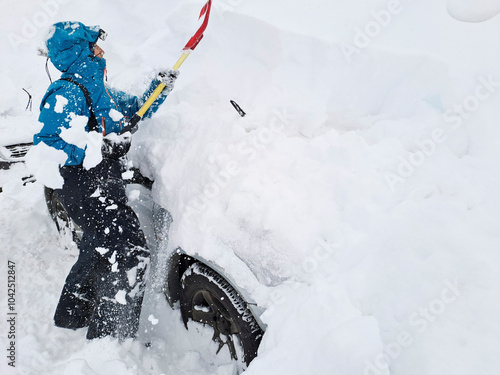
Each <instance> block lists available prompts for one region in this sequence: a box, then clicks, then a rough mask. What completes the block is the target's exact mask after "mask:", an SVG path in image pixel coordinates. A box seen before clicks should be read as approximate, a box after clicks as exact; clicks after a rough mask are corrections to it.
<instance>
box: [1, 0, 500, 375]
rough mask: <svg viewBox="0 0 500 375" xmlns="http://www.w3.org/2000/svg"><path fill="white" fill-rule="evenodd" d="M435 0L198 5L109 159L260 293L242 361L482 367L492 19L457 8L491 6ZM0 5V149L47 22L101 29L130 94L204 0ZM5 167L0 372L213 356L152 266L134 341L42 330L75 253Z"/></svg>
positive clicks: (499, 171)
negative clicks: (138, 178)
mask: <svg viewBox="0 0 500 375" xmlns="http://www.w3.org/2000/svg"><path fill="white" fill-rule="evenodd" d="M452 3H453V1H447V0H421V1H411V0H407V1H405V0H400V1H398V0H384V1H381V0H380V1H379V0H349V1H348V0H342V1H335V2H333V1H325V0H311V1H309V2H304V1H298V0H276V1H272V2H270V1H264V0H253V1H245V0H220V1H214V3H213V9H212V16H211V19H210V23H209V25H208V29H207V31H206V33H205V37H204V39H203V40H202V42H201V43H200V44H199V46H198V47H197V49H196V50H195V51H194V52H193V53H192V54H191V55H190V57H189V58H188V59H187V60H186V62H185V63H184V65H183V66H182V67H181V75H180V77H179V79H178V81H177V83H176V87H175V89H174V91H173V92H172V93H171V94H170V96H169V97H168V98H167V100H166V102H165V104H164V105H163V106H162V108H161V109H160V110H159V111H158V113H157V114H156V115H155V116H154V117H153V118H152V119H150V120H146V121H144V122H143V123H142V124H141V128H140V130H139V131H138V132H137V133H136V134H135V135H134V137H133V144H132V151H131V153H130V158H131V159H132V160H133V162H134V164H135V165H137V166H139V167H140V168H141V170H142V171H143V173H144V174H145V175H147V176H149V177H151V178H152V179H154V180H155V181H156V182H155V185H154V188H153V195H154V199H155V201H157V202H158V203H160V204H161V205H162V206H163V207H165V208H166V209H168V210H169V211H170V213H171V214H172V217H173V219H174V221H173V223H172V226H171V229H170V233H169V235H170V239H169V247H171V246H179V245H181V246H182V247H183V248H184V249H185V250H186V251H188V252H190V253H193V254H198V255H200V256H202V257H203V258H206V259H212V260H216V261H217V263H218V265H219V266H220V267H221V268H222V269H223V270H224V272H225V273H226V274H227V275H229V276H230V277H231V279H232V280H233V281H234V282H235V284H236V285H238V286H239V287H241V288H245V289H246V290H247V291H248V292H249V293H250V295H251V296H252V298H253V299H254V300H255V302H257V303H258V304H259V306H261V307H262V308H264V309H265V312H264V314H263V315H262V317H261V319H262V320H263V322H264V323H265V324H266V325H267V331H266V333H265V335H264V338H263V341H262V343H261V346H260V350H259V355H258V357H257V358H256V359H255V360H254V361H253V362H252V363H251V365H250V366H249V367H248V369H247V370H246V372H245V374H249V375H257V374H259V375H261V374H273V375H281V374H283V375H299V374H300V375H302V374H305V375H309V374H311V375H316V374H339V375H340V374H344V375H373V374H384V375H385V374H393V375H437V374H439V375H448V374H450V375H470V374H481V375H498V374H499V372H500V357H499V356H498V348H499V346H500V298H499V297H500V273H499V269H500V231H499V229H498V228H499V227H500V220H499V211H500V195H499V194H498V191H499V189H500V168H499V161H500V147H499V146H500V127H499V126H498V122H499V121H500V113H499V110H498V108H500V90H499V88H500V32H499V31H500V17H494V16H493V15H494V12H495V11H496V10H498V7H497V5H498V4H497V3H494V2H493V1H477V2H474V4H475V8H474V9H475V10H474V12H472V11H470V12H471V13H469V15H471V17H472V16H473V17H476V15H484V14H487V15H489V16H491V17H484V19H487V20H486V21H484V22H476V23H468V22H461V21H459V20H457V19H455V18H453V17H452V15H453V14H452V12H451V11H450V13H449V12H448V10H450V9H451V7H452ZM455 3H456V6H455V8H453V9H455V10H456V12H459V11H460V12H463V11H464V10H465V9H466V7H465V5H466V2H465V1H458V0H457V1H455ZM0 4H1V5H2V9H3V10H4V11H3V12H2V13H1V14H0V25H1V26H0V28H1V30H2V33H1V34H2V35H3V37H2V38H1V39H0V51H1V56H2V57H1V58H0V82H2V85H0V98H1V100H0V134H1V137H0V145H7V144H10V143H14V142H22V141H26V140H28V141H29V140H30V137H31V136H32V134H33V133H35V132H36V131H37V130H38V129H39V127H40V124H39V123H37V117H38V113H39V110H38V105H39V103H40V101H41V98H42V97H43V95H44V93H45V90H46V88H47V86H48V79H47V77H46V75H45V71H44V70H45V68H44V64H45V59H44V58H42V57H39V56H37V55H36V50H37V48H38V47H40V46H42V45H43V43H42V40H43V39H44V38H45V35H46V34H47V33H48V32H49V28H50V24H52V23H54V22H57V21H62V20H78V21H81V22H84V23H86V24H88V25H97V24H98V25H100V26H101V27H102V28H103V29H105V30H106V31H107V32H108V38H107V40H106V41H105V42H100V45H101V46H102V47H103V49H104V50H105V51H106V58H107V61H108V83H109V84H110V85H112V86H114V87H117V88H120V89H123V90H126V91H128V92H131V93H134V94H140V93H141V92H142V91H143V90H144V89H145V88H146V87H147V86H148V84H149V81H148V77H150V73H151V72H152V71H154V70H157V69H160V68H165V67H169V66H171V65H173V64H174V62H175V61H176V60H177V58H178V57H179V55H180V50H181V49H182V47H183V46H184V44H185V43H186V42H187V40H188V39H189V37H190V36H191V35H192V33H193V32H194V30H195V28H196V27H197V25H198V23H197V21H198V20H197V16H198V14H199V11H200V9H201V7H202V5H203V1H199V0H171V1H160V0H147V1H142V2H127V1H123V0H108V1H102V0H89V1H86V2H77V1H71V0H68V1H61V0H58V1H52V2H49V1H46V2H44V1H34V0H25V1H22V2H21V1H12V0H2V1H1V2H0ZM47 4H49V5H47ZM469 4H472V2H469ZM456 14H458V13H456ZM462 14H464V13H462ZM465 14H466V15H467V13H465ZM471 19H472V18H471ZM474 20H475V21H480V19H479V18H477V17H476V18H474ZM469 21H470V20H469ZM49 67H50V69H51V74H52V76H53V78H54V77H57V72H56V70H55V68H54V67H53V66H51V65H50V64H49ZM22 88H25V89H26V90H28V91H29V92H30V93H31V95H32V96H33V102H34V104H33V111H32V112H29V111H28V112H25V107H26V102H27V95H26V93H25V92H23V90H22ZM231 99H232V100H235V101H236V102H237V103H238V104H239V105H240V106H241V107H242V108H243V110H244V111H245V112H247V115H246V116H245V117H243V118H242V117H240V116H239V115H238V114H237V113H236V112H235V111H234V110H233V108H232V107H231V105H230V103H229V100H231ZM40 158H43V155H40ZM40 162H41V161H40ZM26 173H28V172H27V169H26V167H25V166H24V165H22V164H17V165H15V166H14V167H12V168H11V169H10V170H8V171H4V170H0V185H1V186H2V188H3V192H2V193H0V228H1V230H0V244H1V248H0V252H1V254H2V261H3V262H4V265H3V266H2V269H3V276H2V277H0V279H1V280H2V281H1V283H0V288H1V290H2V292H1V294H0V298H1V301H2V302H1V304H0V306H1V311H0V314H2V319H1V321H2V323H1V324H0V343H1V347H2V348H3V349H4V350H3V352H4V355H3V356H2V359H0V373H1V374H9V375H10V374H23V375H31V374H50V375H65V374H72V375H73V374H75V375H77V374H83V375H95V374H99V375H101V374H102V375H104V374H106V375H115V374H116V375H118V374H119V375H124V374H153V375H160V374H176V375H181V374H182V375H184V374H197V375H208V374H220V375H223V374H233V373H234V371H235V365H234V364H232V363H231V362H230V361H229V360H228V358H227V354H226V353H225V352H224V351H223V352H221V354H219V355H218V356H216V355H215V354H214V353H215V351H216V349H217V345H216V344H215V343H213V342H212V341H211V336H212V333H211V332H210V330H207V329H204V328H203V327H201V326H198V325H195V324H190V326H189V328H190V329H189V330H186V329H185V328H184V326H183V323H182V321H181V318H180V314H179V311H178V310H172V309H170V307H168V305H167V303H166V301H165V300H164V298H163V297H162V295H161V290H160V291H159V290H158V288H157V286H158V285H159V284H158V279H157V278H158V277H159V276H158V275H159V273H160V272H159V271H158V270H156V271H155V270H152V282H151V283H150V286H149V290H148V292H147V298H146V300H145V305H144V314H143V319H142V323H141V340H136V341H131V340H127V341H125V342H123V343H119V342H118V341H116V340H114V339H110V338H106V339H101V340H94V341H91V342H89V341H86V340H85V330H77V331H68V330H63V329H58V328H56V327H54V325H53V322H52V316H53V313H54V309H55V306H56V304H57V301H58V298H59V293H60V290H61V288H62V285H63V282H64V279H65V277H66V275H67V273H68V272H69V269H70V268H71V266H72V264H73V263H74V262H75V260H76V256H77V249H76V247H75V245H74V244H72V243H71V241H70V239H69V238H61V237H60V236H59V235H58V233H57V231H56V229H55V226H54V224H53V223H52V221H51V219H50V217H49V214H48V212H47V209H46V207H45V202H44V197H43V185H42V183H41V182H40V181H37V182H36V183H31V184H27V185H26V186H24V185H23V181H22V179H21V178H22V177H24V176H25V174H26ZM50 177H51V179H53V176H50ZM160 250H161V251H163V250H166V249H160ZM155 257H156V258H157V259H160V260H161V259H162V253H157V254H155ZM8 261H11V262H15V269H16V295H15V298H16V299H15V310H16V312H17V316H16V319H17V320H16V326H15V327H16V332H15V334H16V337H15V349H16V362H15V365H16V367H15V368H12V367H10V366H9V365H8V363H9V360H8V358H6V355H5V353H6V352H8V349H9V345H11V344H10V340H9V339H8V338H7V334H8V331H9V323H8V322H7V319H8V315H7V313H8V310H7V309H8V296H7V291H8V288H7V280H8V277H7V276H8V268H7V265H8ZM153 265H154V263H153ZM156 266H158V262H157V263H156ZM155 277H156V279H155ZM148 317H149V319H148ZM156 323H158V324H156ZM146 341H147V342H151V346H150V347H149V348H146V347H145V346H144V345H143V342H146ZM225 355H226V357H224V356H225Z"/></svg>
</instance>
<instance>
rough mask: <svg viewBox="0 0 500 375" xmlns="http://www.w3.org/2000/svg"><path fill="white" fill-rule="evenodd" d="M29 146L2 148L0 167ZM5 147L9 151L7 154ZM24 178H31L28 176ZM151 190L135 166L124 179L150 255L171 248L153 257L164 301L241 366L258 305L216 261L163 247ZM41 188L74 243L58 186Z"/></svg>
mask: <svg viewBox="0 0 500 375" xmlns="http://www.w3.org/2000/svg"><path fill="white" fill-rule="evenodd" d="M30 147H31V144H30V143H23V144H20V145H14V146H7V147H5V146H4V147H3V148H2V149H3V153H2V154H3V157H0V160H1V162H2V164H1V165H2V169H9V167H10V166H12V165H13V164H15V163H22V162H24V156H25V155H26V153H27V152H28V151H29V149H30ZM6 150H9V153H8V155H6V154H7V152H6ZM10 150H14V151H15V152H11V151H10ZM27 180H28V181H30V182H32V181H34V179H33V178H28V179H27ZM151 188H152V181H150V180H148V179H147V178H144V177H143V176H141V175H140V173H138V171H137V170H135V173H134V177H132V178H131V179H129V180H127V191H128V192H129V193H130V192H132V193H133V192H135V193H137V194H129V196H136V197H137V198H136V199H131V201H130V206H131V207H132V208H133V209H134V211H135V212H136V214H137V216H138V218H139V221H140V223H141V226H142V229H143V231H144V233H145V235H146V238H147V241H148V245H149V246H150V248H151V249H152V250H153V253H154V252H155V249H161V251H163V250H164V249H166V248H167V247H168V248H170V249H172V250H169V253H168V254H162V256H161V257H159V258H161V259H162V261H163V262H164V263H165V264H162V265H159V266H158V268H159V269H160V270H161V271H160V272H162V275H161V278H162V280H161V282H162V292H163V294H164V295H165V298H166V300H167V301H168V303H169V305H170V306H171V307H172V308H174V309H177V310H178V311H179V312H180V315H181V317H182V321H183V322H184V325H185V327H186V328H188V323H189V322H196V323H200V324H202V325H204V326H206V327H208V328H209V329H210V330H211V331H212V332H213V335H212V340H213V341H214V342H215V343H216V344H218V348H217V350H216V353H217V354H219V353H220V352H224V351H225V353H226V354H225V356H226V358H228V357H230V358H231V361H236V362H237V363H238V368H240V369H244V368H245V367H246V366H248V365H249V364H250V362H251V361H252V360H253V359H254V358H255V357H256V356H257V351H258V348H259V344H260V342H261V340H262V337H263V335H264V330H265V326H264V324H263V323H262V322H261V321H260V319H259V316H260V315H261V313H262V309H260V308H259V307H258V306H257V305H256V304H255V303H254V302H253V300H252V299H251V298H250V296H249V294H248V293H247V292H246V291H245V290H243V289H242V288H239V287H238V286H237V285H236V284H235V283H234V282H233V281H232V280H231V279H230V277H229V276H228V275H227V274H225V273H224V271H223V269H222V268H221V267H219V266H218V265H217V262H216V261H214V260H212V259H202V258H201V257H200V256H197V255H196V253H194V252H193V253H191V252H189V251H186V250H185V249H183V248H182V247H181V246H177V245H175V246H166V245H165V243H166V242H168V241H167V240H168V237H169V236H168V232H169V228H170V223H171V222H172V217H171V215H170V213H169V212H168V211H167V210H165V209H164V208H162V207H161V206H159V205H158V204H157V203H156V202H154V201H153V198H152V194H151ZM44 189H45V201H46V204H47V208H48V211H49V213H50V216H51V217H52V219H53V221H54V223H55V225H56V227H57V230H58V231H59V233H60V234H61V235H63V236H70V238H71V240H72V241H74V242H75V243H76V245H79V242H80V240H81V235H82V232H81V230H80V228H79V227H78V226H77V225H76V224H75V223H74V222H73V221H72V220H71V219H70V217H69V215H68V214H67V212H66V209H65V207H64V205H63V203H62V200H61V198H60V196H59V192H58V190H54V189H51V188H48V187H45V188H44ZM160 244H162V246H160ZM165 260H166V261H165ZM153 267H154V266H153Z"/></svg>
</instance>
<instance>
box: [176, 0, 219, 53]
mask: <svg viewBox="0 0 500 375" xmlns="http://www.w3.org/2000/svg"><path fill="white" fill-rule="evenodd" d="M211 7H212V0H208V1H207V3H206V4H205V5H204V6H203V8H202V9H201V12H200V17H198V19H199V18H201V17H203V16H205V19H204V20H203V23H202V24H201V26H200V28H199V29H198V31H197V32H196V33H195V34H194V35H193V36H192V37H191V39H189V42H187V44H186V45H185V46H184V48H183V49H182V50H183V51H186V50H191V51H192V50H194V49H195V48H196V46H197V45H198V43H200V40H201V39H202V38H203V32H204V31H205V29H206V28H207V25H208V18H209V17H210V9H211Z"/></svg>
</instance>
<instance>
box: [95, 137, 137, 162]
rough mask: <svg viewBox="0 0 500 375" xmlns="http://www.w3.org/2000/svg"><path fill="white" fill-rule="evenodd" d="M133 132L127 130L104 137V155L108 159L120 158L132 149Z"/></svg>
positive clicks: (102, 149)
mask: <svg viewBox="0 0 500 375" xmlns="http://www.w3.org/2000/svg"><path fill="white" fill-rule="evenodd" d="M130 142H132V134H130V132H126V133H123V134H116V133H111V134H108V135H107V136H106V137H104V138H103V142H102V148H101V151H102V157H103V158H107V159H120V158H122V157H124V156H125V155H126V154H127V152H128V151H129V150H130Z"/></svg>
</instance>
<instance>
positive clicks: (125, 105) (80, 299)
mask: <svg viewBox="0 0 500 375" xmlns="http://www.w3.org/2000/svg"><path fill="white" fill-rule="evenodd" d="M104 37H105V33H104V31H103V30H101V29H100V28H99V27H98V26H95V27H88V26H85V25H84V24H82V23H80V22H59V23H56V24H54V25H53V26H52V28H51V31H50V33H49V37H48V39H47V42H46V45H47V50H48V58H50V60H51V62H52V63H53V65H54V66H55V67H56V68H57V69H58V70H60V71H61V72H62V75H61V79H59V80H57V81H55V82H53V83H52V84H51V85H50V86H49V88H48V90H47V92H46V94H45V96H44V97H43V99H42V102H41V104H40V116H39V122H40V123H41V124H43V126H42V129H41V130H40V132H39V133H37V134H35V135H34V138H33V143H34V144H35V145H37V144H39V143H41V142H43V143H45V144H46V145H47V146H50V147H52V148H55V149H57V150H63V151H64V152H65V153H66V155H67V159H66V162H65V163H64V165H62V166H61V167H60V174H61V176H62V177H63V180H64V184H63V186H62V188H61V189H60V190H58V193H59V195H60V196H61V198H62V202H63V205H64V207H65V209H66V210H67V212H68V214H69V216H70V217H71V219H72V220H73V221H74V222H75V223H76V224H77V225H78V226H80V227H81V228H82V230H83V236H82V240H81V243H80V246H79V252H80V253H79V256H78V259H77V261H76V263H75V264H74V265H73V267H72V268H71V271H70V273H69V274H68V276H67V278H66V281H65V284H64V287H63V290H62V292H61V296H60V299H59V303H58V305H57V308H56V312H55V315H54V322H55V325H56V326H58V327H62V328H70V329H78V328H83V327H88V330H87V339H94V338H101V337H105V336H112V337H117V338H119V339H126V338H129V337H135V336H136V334H137V330H138V325H139V315H140V312H141V305H142V299H143V295H144V288H145V279H146V274H147V270H148V264H149V250H148V248H147V244H146V240H145V237H144V234H143V232H142V231H141V229H140V226H139V221H138V218H137V216H136V215H135V213H134V211H133V210H132V209H131V207H130V206H129V205H128V203H127V196H126V192H125V183H124V181H123V179H122V173H123V172H124V164H125V163H124V157H125V154H126V153H127V151H128V149H129V147H130V133H127V134H128V137H127V136H123V135H119V133H120V132H121V130H122V129H123V128H124V127H125V126H126V118H130V117H132V116H133V115H134V113H135V112H137V110H138V109H139V108H140V106H141V105H142V103H143V102H144V101H145V100H146V99H147V97H148V96H149V95H150V94H151V93H152V92H153V91H154V89H155V88H156V86H157V85H158V84H159V83H160V82H161V81H163V82H164V83H165V85H166V89H165V90H164V91H163V93H162V94H161V96H160V97H159V98H158V99H157V100H156V102H155V103H154V104H153V105H152V106H151V108H149V110H148V111H147V112H146V114H145V115H144V117H145V118H146V117H149V116H151V115H152V114H153V113H154V112H155V111H156V110H157V109H158V107H159V106H160V105H161V103H163V101H164V100H165V98H166V96H167V95H168V93H169V92H170V91H171V90H172V88H173V85H174V83H175V80H176V78H177V76H178V72H176V71H175V72H174V71H171V70H167V71H165V72H163V73H161V74H160V75H159V76H158V78H155V79H153V81H152V82H151V86H150V87H149V89H148V90H147V91H146V92H145V93H144V95H143V96H142V98H139V97H136V96H133V95H129V94H126V93H124V92H122V91H118V90H115V89H112V88H110V87H108V86H107V85H105V83H104V77H105V75H106V60H105V59H104V51H103V49H102V48H101V47H100V46H99V45H97V41H98V39H104ZM81 116H85V118H88V122H87V124H86V125H85V132H87V133H90V132H93V131H95V132H99V133H101V134H102V135H103V137H104V138H103V146H102V150H99V153H102V155H99V159H100V158H101V157H102V161H100V162H99V163H98V164H97V163H96V164H97V165H95V166H93V167H90V168H89V167H87V166H86V164H85V161H86V158H87V159H90V158H95V155H91V147H90V145H87V146H89V147H87V146H83V147H82V145H81V144H78V143H79V142H74V141H72V139H71V137H68V136H67V133H65V132H67V131H68V130H69V129H70V128H71V127H73V126H75V124H74V121H75V119H77V118H81ZM65 134H66V135H65ZM75 143H76V144H75ZM94 148H95V147H94Z"/></svg>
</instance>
